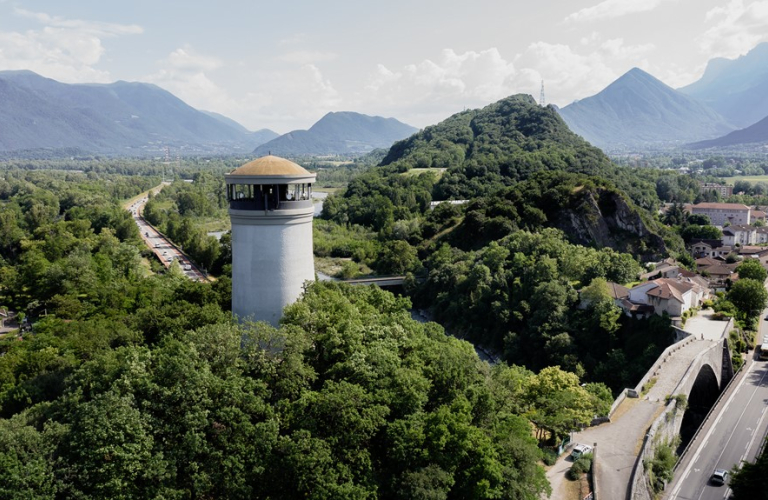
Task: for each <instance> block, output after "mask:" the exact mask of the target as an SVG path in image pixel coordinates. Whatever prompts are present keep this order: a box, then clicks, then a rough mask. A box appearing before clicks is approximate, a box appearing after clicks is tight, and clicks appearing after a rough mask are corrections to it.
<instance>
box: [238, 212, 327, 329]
mask: <svg viewBox="0 0 768 500" xmlns="http://www.w3.org/2000/svg"><path fill="white" fill-rule="evenodd" d="M280 212H289V211H281V210H274V211H271V212H267V213H265V212H264V211H254V212H251V213H247V212H246V211H242V210H230V216H231V219H232V313H233V314H234V315H235V316H236V317H237V318H238V319H239V320H241V321H242V320H246V319H251V320H255V321H266V322H269V323H271V324H272V325H275V326H276V325H277V324H278V322H279V321H280V318H281V317H282V314H283V308H284V307H285V306H287V305H288V304H291V303H293V302H295V301H296V300H297V299H298V298H299V296H300V295H301V294H302V292H303V285H304V282H305V281H314V279H315V263H314V257H313V253H312V211H311V209H310V211H309V214H308V215H307V214H303V213H300V214H287V213H282V214H281V213H280ZM244 214H245V215H244Z"/></svg>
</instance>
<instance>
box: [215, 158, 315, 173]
mask: <svg viewBox="0 0 768 500" xmlns="http://www.w3.org/2000/svg"><path fill="white" fill-rule="evenodd" d="M229 175H249V176H252V175H264V176H275V175H281V176H282V175H285V176H307V175H312V174H310V173H309V172H307V171H306V170H305V169H304V168H303V167H302V166H301V165H297V164H296V163H293V162H292V161H290V160H286V159H285V158H280V157H279V156H272V155H268V156H262V157H261V158H257V159H256V160H253V161H251V162H248V163H246V164H245V165H242V166H240V167H237V168H236V169H235V170H233V171H232V172H231V173H230V174H229Z"/></svg>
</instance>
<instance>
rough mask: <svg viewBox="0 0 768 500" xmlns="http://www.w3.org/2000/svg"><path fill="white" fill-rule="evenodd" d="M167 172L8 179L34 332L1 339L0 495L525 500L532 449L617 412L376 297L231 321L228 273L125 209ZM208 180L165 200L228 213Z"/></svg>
mask: <svg viewBox="0 0 768 500" xmlns="http://www.w3.org/2000/svg"><path fill="white" fill-rule="evenodd" d="M158 181H159V179H157V178H156V177H152V176H132V177H122V176H119V175H115V174H108V173H96V172H89V173H79V172H66V171H48V172H35V171H25V170H16V169H12V170H8V171H5V172H3V179H2V181H0V203H2V204H3V210H2V212H0V214H2V216H1V217H0V224H2V227H1V230H0V234H1V235H2V238H3V239H2V244H1V245H0V257H1V260H0V305H2V306H5V307H9V308H11V309H13V310H16V311H18V312H19V313H21V314H22V315H26V316H27V317H28V318H29V319H30V323H32V324H33V326H32V329H31V331H28V332H26V333H24V334H23V335H22V336H21V337H17V336H16V335H10V336H7V337H6V338H3V339H0V354H1V355H0V464H2V467H0V496H2V497H3V498H41V499H42V498H50V499H52V498H64V497H67V498H69V497H78V498H156V497H164V498H212V497H223V498H408V499H411V498H445V499H450V498H510V499H529V500H534V499H538V498H539V497H540V496H541V494H543V493H547V492H548V491H549V485H548V483H547V481H546V478H545V476H544V471H543V469H542V468H541V466H540V465H539V462H538V461H539V459H540V458H541V456H542V452H541V449H540V447H539V445H540V443H541V442H545V441H549V440H554V439H556V438H562V437H563V436H565V435H567V433H568V432H569V431H570V430H572V429H573V428H574V426H577V425H584V424H587V423H588V422H589V421H590V420H591V419H592V418H593V417H594V415H599V414H605V413H606V412H607V410H608V408H609V406H610V402H611V396H610V391H608V390H607V388H606V387H605V386H603V385H601V384H586V385H582V384H581V381H580V379H579V378H578V377H577V376H576V375H575V374H573V373H569V372H566V371H564V370H562V369H561V368H559V367H554V366H553V367H548V368H546V369H543V370H541V371H539V372H538V373H535V372H533V371H530V370H528V369H526V368H523V367H518V366H508V365H506V364H503V363H500V364H498V365H496V366H494V367H490V366H489V365H488V364H487V363H485V362H482V361H480V360H479V358H478V357H477V355H476V353H475V351H474V350H473V348H472V346H471V345H470V344H468V343H466V342H464V341H461V340H458V339H455V338H453V337H450V336H446V335H445V332H444V331H443V329H442V328H441V327H439V326H438V325H437V324H435V323H426V324H424V323H419V322H416V321H414V320H413V319H411V316H410V309H411V304H410V301H409V300H408V299H405V298H402V297H395V296H394V295H392V294H390V293H388V292H384V291H382V290H380V289H377V288H375V287H370V288H369V287H364V288H352V287H349V286H345V285H337V284H331V283H325V284H322V283H317V284H314V285H312V286H311V287H309V288H308V290H307V292H306V293H305V295H304V297H303V298H302V299H301V300H300V301H299V302H298V303H296V304H294V305H292V306H290V307H289V308H288V309H287V310H286V313H285V318H284V320H283V322H282V325H281V327H280V328H279V329H275V328H272V327H270V326H267V325H264V324H247V325H237V324H233V323H232V319H231V314H230V312H229V297H230V293H231V292H230V288H229V284H230V281H229V278H228V277H227V276H220V277H219V279H218V280H217V281H216V282H215V283H212V284H210V283H195V282H191V281H189V280H187V279H185V278H184V277H183V275H181V274H180V273H179V272H178V269H174V268H173V267H172V268H170V269H169V270H168V271H163V270H162V268H161V267H160V265H159V264H157V263H152V262H150V261H149V260H147V257H149V253H148V251H147V250H146V249H145V248H143V247H142V245H143V243H142V242H141V241H140V239H139V238H138V236H139V235H138V232H137V229H136V226H135V225H134V224H133V221H132V220H131V216H130V213H129V212H128V211H126V210H124V209H122V208H121V206H120V202H121V200H123V199H124V198H130V197H133V196H136V195H138V194H139V193H141V192H144V191H146V190H147V189H148V188H150V187H153V186H155V185H156V183H157V182H158ZM216 185H217V181H216V180H214V179H212V178H208V177H206V175H203V174H201V175H200V176H199V177H196V178H195V182H193V183H174V184H172V185H170V186H168V187H167V189H168V195H167V199H168V201H169V202H172V204H171V205H172V206H174V207H175V210H176V209H181V210H183V211H184V212H185V214H184V217H188V216H189V217H191V216H192V215H199V214H200V213H205V212H206V211H207V210H209V209H210V210H213V211H215V210H216V207H217V200H216V198H215V197H213V198H211V197H210V196H209V195H210V190H212V189H215V188H214V186H216ZM155 201H157V202H160V201H161V200H160V199H157V200H155ZM175 213H176V212H173V211H169V212H168V214H167V215H168V217H167V219H168V220H169V221H170V220H173V218H174V217H175V215H174V214H175ZM225 245H226V243H223V244H222V248H224V247H225ZM360 248H361V250H360V251H365V247H360ZM19 339H20V340H19ZM537 438H538V439H537Z"/></svg>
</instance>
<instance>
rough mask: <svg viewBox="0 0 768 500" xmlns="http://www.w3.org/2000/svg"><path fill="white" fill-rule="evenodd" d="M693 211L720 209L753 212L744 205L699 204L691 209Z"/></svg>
mask: <svg viewBox="0 0 768 500" xmlns="http://www.w3.org/2000/svg"><path fill="white" fill-rule="evenodd" d="M691 208H692V209H697V208H701V209H703V210H707V209H720V210H751V208H749V207H748V206H746V205H742V204H741V203H698V204H696V205H694V206H693V207H691Z"/></svg>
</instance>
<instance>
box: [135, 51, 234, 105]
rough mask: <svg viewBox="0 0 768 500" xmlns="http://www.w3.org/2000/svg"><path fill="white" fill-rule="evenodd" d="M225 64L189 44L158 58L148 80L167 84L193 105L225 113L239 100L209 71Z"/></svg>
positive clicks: (170, 90)
mask: <svg viewBox="0 0 768 500" xmlns="http://www.w3.org/2000/svg"><path fill="white" fill-rule="evenodd" d="M221 65H222V62H221V61H219V60H218V59H216V58H213V57H210V56H206V55H203V54H199V53H197V52H195V50H194V49H193V48H192V47H190V46H189V45H185V46H184V47H180V48H178V49H176V50H174V51H173V52H171V53H170V54H168V57H166V58H165V59H163V60H162V61H158V66H159V69H158V71H157V72H156V73H154V74H152V75H149V76H147V77H145V78H144V81H147V82H150V83H155V84H157V85H159V86H160V87H163V88H164V89H166V90H168V91H169V92H171V93H172V94H174V95H175V96H176V97H178V98H179V99H181V100H183V101H184V102H186V103H187V104H189V105H191V106H194V107H197V108H200V109H205V110H215V111H218V112H224V111H222V110H225V109H230V108H234V107H236V103H234V102H233V101H232V100H231V99H230V98H229V97H228V96H227V93H226V91H225V90H224V89H222V88H221V87H219V86H218V85H216V84H215V83H214V82H213V81H212V80H211V79H210V78H209V77H208V75H207V74H206V72H210V71H213V70H215V69H217V68H219V67H221Z"/></svg>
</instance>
